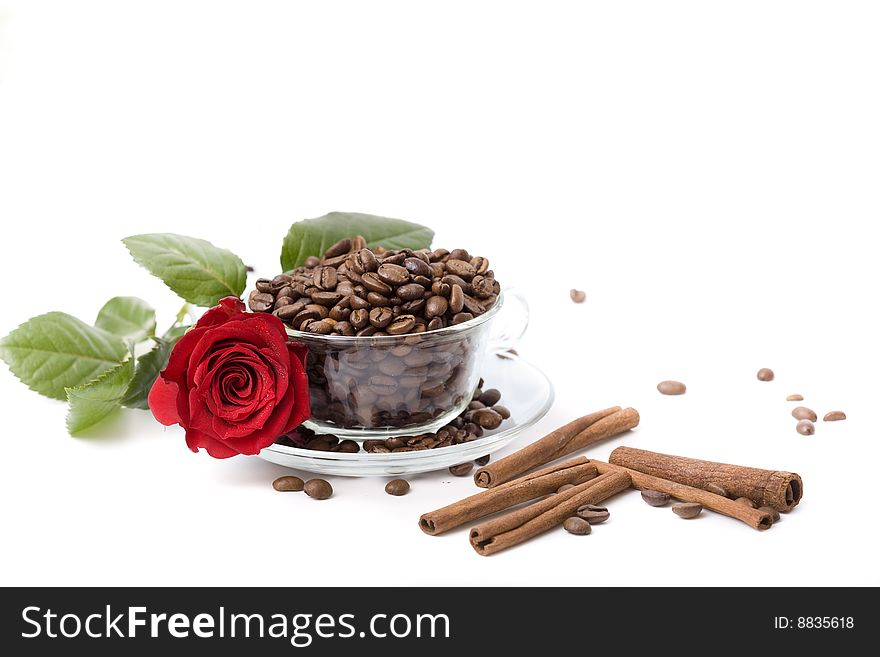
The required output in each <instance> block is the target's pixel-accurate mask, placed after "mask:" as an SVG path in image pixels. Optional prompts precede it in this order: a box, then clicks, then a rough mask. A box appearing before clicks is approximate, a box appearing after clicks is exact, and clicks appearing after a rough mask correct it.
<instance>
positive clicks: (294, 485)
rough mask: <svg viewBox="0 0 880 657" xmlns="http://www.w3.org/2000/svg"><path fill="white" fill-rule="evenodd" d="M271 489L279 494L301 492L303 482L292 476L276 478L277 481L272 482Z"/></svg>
mask: <svg viewBox="0 0 880 657" xmlns="http://www.w3.org/2000/svg"><path fill="white" fill-rule="evenodd" d="M272 488H274V489H275V490H277V491H281V492H287V491H301V490H302V489H303V480H302V479H300V478H299V477H294V476H292V475H287V476H285V477H278V479H276V480H275V481H273V482H272Z"/></svg>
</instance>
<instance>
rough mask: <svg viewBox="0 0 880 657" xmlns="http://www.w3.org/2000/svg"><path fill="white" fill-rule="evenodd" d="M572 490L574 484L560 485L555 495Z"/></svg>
mask: <svg viewBox="0 0 880 657" xmlns="http://www.w3.org/2000/svg"><path fill="white" fill-rule="evenodd" d="M572 488H574V484H562V485H561V486H560V487H559V488H557V489H556V492H557V493H564V492H565V491H567V490H570V489H572Z"/></svg>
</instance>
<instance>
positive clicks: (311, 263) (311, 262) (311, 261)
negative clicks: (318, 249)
mask: <svg viewBox="0 0 880 657" xmlns="http://www.w3.org/2000/svg"><path fill="white" fill-rule="evenodd" d="M320 264H321V261H320V260H318V258H316V257H315V256H309V257H308V258H306V261H305V262H304V263H303V265H304V266H305V267H306V268H308V269H312V268H313V267H317V266H318V265H320Z"/></svg>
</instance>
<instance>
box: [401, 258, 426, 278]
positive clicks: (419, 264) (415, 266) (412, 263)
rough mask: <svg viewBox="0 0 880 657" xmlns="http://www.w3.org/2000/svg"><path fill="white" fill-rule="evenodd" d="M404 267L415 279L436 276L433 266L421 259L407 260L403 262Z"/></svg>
mask: <svg viewBox="0 0 880 657" xmlns="http://www.w3.org/2000/svg"><path fill="white" fill-rule="evenodd" d="M403 266H404V267H405V268H406V270H407V271H408V272H409V273H410V274H411V275H412V276H414V277H415V276H424V277H425V278H432V277H433V275H434V271H433V270H432V269H431V266H430V265H429V264H428V263H427V262H425V261H424V260H422V259H421V258H415V257H412V258H407V259H406V260H404V261H403Z"/></svg>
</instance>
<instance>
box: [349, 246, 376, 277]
mask: <svg viewBox="0 0 880 657" xmlns="http://www.w3.org/2000/svg"><path fill="white" fill-rule="evenodd" d="M353 260H354V264H355V267H356V268H357V269H359V270H360V271H359V272H358V273H360V274H366V273H369V272H374V271H376V270H377V269H379V261H378V260H377V259H376V256H375V255H373V252H372V251H370V250H369V249H361V250H360V251H358V252H357V253H356V254H355V255H354V258H353Z"/></svg>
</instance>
